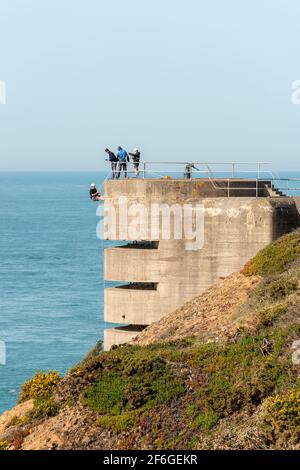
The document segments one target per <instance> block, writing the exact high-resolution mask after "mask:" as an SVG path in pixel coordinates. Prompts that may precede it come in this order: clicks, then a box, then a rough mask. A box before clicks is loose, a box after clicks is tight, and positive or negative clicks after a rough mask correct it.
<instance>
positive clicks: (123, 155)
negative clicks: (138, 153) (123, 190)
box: [117, 147, 129, 179]
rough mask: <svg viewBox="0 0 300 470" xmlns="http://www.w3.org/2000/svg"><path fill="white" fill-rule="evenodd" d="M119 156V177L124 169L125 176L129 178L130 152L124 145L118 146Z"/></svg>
mask: <svg viewBox="0 0 300 470" xmlns="http://www.w3.org/2000/svg"><path fill="white" fill-rule="evenodd" d="M117 157H118V161H119V165H118V172H117V179H119V178H120V174H121V171H122V170H124V177H125V178H127V162H129V156H128V153H127V152H126V150H124V149H122V147H118V153H117Z"/></svg>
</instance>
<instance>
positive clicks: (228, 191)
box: [227, 178, 230, 197]
mask: <svg viewBox="0 0 300 470" xmlns="http://www.w3.org/2000/svg"><path fill="white" fill-rule="evenodd" d="M229 182H230V179H229V178H228V179H227V197H230V187H229Z"/></svg>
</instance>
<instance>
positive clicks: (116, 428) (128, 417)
mask: <svg viewBox="0 0 300 470" xmlns="http://www.w3.org/2000/svg"><path fill="white" fill-rule="evenodd" d="M134 423H135V415H134V414H133V413H123V414H121V415H118V416H109V415H105V416H99V418H97V425H98V426H101V427H103V428H105V429H109V430H110V431H111V432H112V433H113V434H120V433H121V432H125V431H128V430H129V429H130V428H131V427H132V426H134Z"/></svg>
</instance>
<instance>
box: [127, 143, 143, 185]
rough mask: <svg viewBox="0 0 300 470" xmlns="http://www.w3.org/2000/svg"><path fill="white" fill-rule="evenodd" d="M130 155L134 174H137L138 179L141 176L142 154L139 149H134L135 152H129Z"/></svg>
mask: <svg viewBox="0 0 300 470" xmlns="http://www.w3.org/2000/svg"><path fill="white" fill-rule="evenodd" d="M129 155H130V156H131V157H132V161H133V168H134V174H135V177H136V178H137V177H138V176H139V166H140V159H141V152H140V151H139V149H133V152H132V153H130V152H129Z"/></svg>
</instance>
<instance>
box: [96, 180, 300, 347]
mask: <svg viewBox="0 0 300 470" xmlns="http://www.w3.org/2000/svg"><path fill="white" fill-rule="evenodd" d="M202 189H203V186H201V185H199V184H198V182H196V183H195V182H194V181H177V180H176V181H173V180H171V181H169V180H128V181H109V182H106V187H105V194H106V199H105V205H106V207H108V206H109V205H110V206H109V207H110V208H111V207H113V208H114V210H115V211H116V214H117V218H118V217H119V215H120V213H119V209H120V208H119V197H120V196H126V197H127V202H128V205H130V204H131V203H137V202H139V203H143V204H144V205H145V206H146V207H148V208H149V210H150V206H151V204H153V203H155V202H159V203H169V204H174V203H176V204H180V205H183V204H186V203H193V204H201V205H202V206H203V208H204V244H203V247H202V248H201V249H199V250H197V251H188V250H187V249H186V239H185V238H184V237H183V239H182V240H172V239H171V240H162V239H161V238H160V235H161V234H159V236H158V237H157V239H158V240H159V241H158V243H157V247H156V248H151V247H140V246H139V245H136V246H135V247H133V246H131V247H115V248H109V249H107V250H105V262H104V276H105V279H106V280H111V281H120V282H124V283H128V282H130V283H137V284H134V285H129V286H128V285H127V286H126V287H125V286H124V287H119V288H110V289H105V302H104V315H105V320H106V321H109V322H112V323H124V324H138V325H147V324H150V323H152V322H154V321H157V320H158V319H160V318H161V317H162V316H163V315H165V314H167V313H168V312H171V311H173V310H175V309H176V308H177V307H179V306H181V305H182V304H184V303H185V302H186V301H187V300H190V299H191V298H193V297H195V296H196V295H199V294H200V293H202V292H203V291H204V290H205V289H207V288H208V287H210V286H211V285H212V284H214V283H215V282H217V281H218V280H219V279H220V278H221V277H224V276H227V275H228V274H231V273H232V272H234V271H238V270H239V269H240V268H241V267H242V266H243V265H244V264H245V263H246V262H247V261H248V260H249V259H250V258H251V257H252V256H253V255H254V254H255V253H256V252H257V251H258V250H260V249H261V248H262V247H264V246H265V245H267V244H268V243H270V242H271V241H272V240H274V239H276V238H277V237H278V236H280V235H282V234H283V233H286V232H288V231H290V230H292V229H294V228H296V227H297V226H298V225H299V216H298V212H297V208H296V205H295V202H294V201H293V199H292V198H278V197H274V198H269V197H268V198H267V197H258V198H256V197H232V198H228V197H220V196H219V195H218V196H217V197H203V196H202ZM148 222H149V224H150V225H151V220H150V219H148ZM156 222H157V221H156ZM121 231H122V230H121ZM119 232H120V231H117V233H116V235H115V239H122V240H123V239H124V238H122V237H120V233H119ZM141 239H143V238H141ZM148 239H149V238H148ZM145 283H146V284H145ZM150 283H151V284H150ZM127 334H128V332H127ZM109 335H110V339H109V340H108V341H107V342H106V344H105V348H107V347H108V344H109V345H111V341H112V338H113V340H114V341H117V342H118V332H117V331H113V332H110V333H109ZM122 338H123V339H124V334H123V333H122ZM122 338H121V336H120V341H122V342H123V339H122Z"/></svg>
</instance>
